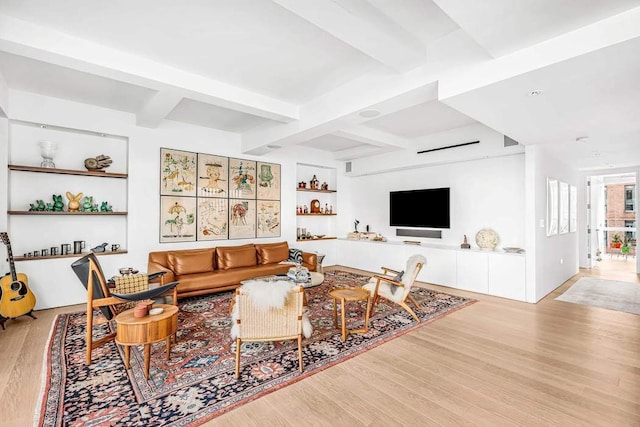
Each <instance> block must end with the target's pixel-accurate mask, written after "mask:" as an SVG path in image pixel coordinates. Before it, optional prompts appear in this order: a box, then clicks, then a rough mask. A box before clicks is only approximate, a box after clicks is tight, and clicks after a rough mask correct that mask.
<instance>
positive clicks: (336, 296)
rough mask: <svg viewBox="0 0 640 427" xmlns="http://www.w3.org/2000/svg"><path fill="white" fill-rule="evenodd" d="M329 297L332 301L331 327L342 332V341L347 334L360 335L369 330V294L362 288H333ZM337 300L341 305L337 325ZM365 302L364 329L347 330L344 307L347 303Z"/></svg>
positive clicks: (345, 338)
mask: <svg viewBox="0 0 640 427" xmlns="http://www.w3.org/2000/svg"><path fill="white" fill-rule="evenodd" d="M329 296H330V297H331V298H332V299H333V326H334V327H335V328H340V329H341V331H342V341H346V340H347V335H349V334H362V333H366V332H367V331H368V330H369V306H370V304H371V298H370V297H371V294H370V293H369V291H367V290H366V289H362V288H334V289H331V290H330V291H329ZM338 300H340V305H341V320H342V321H341V322H340V325H338ZM364 300H367V309H366V310H365V311H364V327H363V328H360V329H347V319H346V306H347V302H348V301H364Z"/></svg>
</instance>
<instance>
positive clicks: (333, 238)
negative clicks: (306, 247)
mask: <svg viewBox="0 0 640 427" xmlns="http://www.w3.org/2000/svg"><path fill="white" fill-rule="evenodd" d="M336 239H337V237H316V238H315V239H296V242H313V241H317V240H336Z"/></svg>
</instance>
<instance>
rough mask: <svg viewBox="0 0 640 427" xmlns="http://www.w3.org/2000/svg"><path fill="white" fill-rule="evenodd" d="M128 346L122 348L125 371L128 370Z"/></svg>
mask: <svg viewBox="0 0 640 427" xmlns="http://www.w3.org/2000/svg"><path fill="white" fill-rule="evenodd" d="M130 354H131V353H130V351H129V346H128V345H125V346H124V367H125V369H129V356H130Z"/></svg>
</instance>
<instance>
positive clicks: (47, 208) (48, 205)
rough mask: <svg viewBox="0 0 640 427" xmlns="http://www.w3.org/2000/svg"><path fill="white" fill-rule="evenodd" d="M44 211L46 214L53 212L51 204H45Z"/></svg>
mask: <svg viewBox="0 0 640 427" xmlns="http://www.w3.org/2000/svg"><path fill="white" fill-rule="evenodd" d="M44 210H45V211H47V212H53V203H47V207H46V208H45V209H44Z"/></svg>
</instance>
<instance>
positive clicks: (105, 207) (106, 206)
mask: <svg viewBox="0 0 640 427" xmlns="http://www.w3.org/2000/svg"><path fill="white" fill-rule="evenodd" d="M100 212H113V207H112V206H111V205H110V204H108V203H107V202H102V204H101V205H100Z"/></svg>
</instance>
